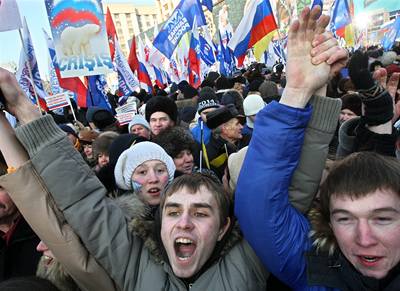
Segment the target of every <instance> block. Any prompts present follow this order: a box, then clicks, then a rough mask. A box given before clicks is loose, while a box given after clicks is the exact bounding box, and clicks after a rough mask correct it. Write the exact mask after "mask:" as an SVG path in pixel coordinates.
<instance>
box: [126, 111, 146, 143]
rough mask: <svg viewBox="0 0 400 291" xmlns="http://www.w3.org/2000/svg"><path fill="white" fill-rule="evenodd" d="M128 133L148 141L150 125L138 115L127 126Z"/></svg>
mask: <svg viewBox="0 0 400 291" xmlns="http://www.w3.org/2000/svg"><path fill="white" fill-rule="evenodd" d="M128 129H129V133H132V134H136V135H138V136H141V137H144V138H146V139H148V140H149V139H150V133H151V132H150V124H149V123H148V122H147V120H146V119H145V118H144V117H143V116H142V115H140V114H137V115H135V116H134V117H133V118H132V120H131V122H129V125H128Z"/></svg>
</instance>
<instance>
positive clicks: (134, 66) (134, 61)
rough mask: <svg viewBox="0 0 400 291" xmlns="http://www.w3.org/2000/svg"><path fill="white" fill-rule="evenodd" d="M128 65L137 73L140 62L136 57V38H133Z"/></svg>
mask: <svg viewBox="0 0 400 291" xmlns="http://www.w3.org/2000/svg"><path fill="white" fill-rule="evenodd" d="M128 64H129V67H130V68H131V70H132V72H136V71H137V70H138V68H139V60H138V58H137V55H136V37H135V35H133V36H132V42H131V49H130V51H129V56H128Z"/></svg>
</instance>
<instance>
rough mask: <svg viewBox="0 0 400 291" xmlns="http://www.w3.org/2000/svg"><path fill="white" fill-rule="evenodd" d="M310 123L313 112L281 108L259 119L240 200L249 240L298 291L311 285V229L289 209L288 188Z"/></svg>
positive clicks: (273, 105)
mask: <svg viewBox="0 0 400 291" xmlns="http://www.w3.org/2000/svg"><path fill="white" fill-rule="evenodd" d="M310 117H311V106H308V107H306V108H305V109H295V108H290V107H287V106H285V105H282V104H279V103H276V102H272V103H271V104H269V105H268V106H266V107H265V108H264V109H263V110H262V111H260V112H259V113H258V115H257V119H256V123H255V128H254V132H253V137H252V140H251V142H250V145H249V148H248V151H247V155H246V157H245V160H244V163H243V168H242V170H241V172H240V175H239V179H238V185H237V189H236V196H235V213H236V216H237V218H238V220H239V223H240V226H241V228H242V230H243V233H244V236H245V238H246V239H247V240H248V242H249V243H250V245H251V246H252V247H253V249H254V251H255V252H256V254H257V255H258V256H259V257H260V259H261V261H262V262H263V264H264V265H265V266H266V268H267V269H268V270H269V271H270V272H271V273H273V274H274V275H276V276H277V277H278V278H279V279H280V280H282V281H283V282H285V283H286V284H287V285H289V286H292V287H293V286H298V284H300V283H302V284H304V282H305V267H306V262H305V258H304V251H306V250H308V249H309V241H308V238H307V234H308V231H309V223H308V221H307V219H306V217H305V216H304V215H302V214H301V213H300V212H298V211H297V210H296V209H295V208H294V207H293V206H291V204H290V203H289V199H288V188H289V184H290V180H291V178H292V175H293V172H294V170H295V168H296V166H297V163H298V161H299V157H300V151H301V147H302V145H303V138H304V132H305V128H306V126H307V122H308V121H309V119H310ZM299 280H300V281H301V282H299Z"/></svg>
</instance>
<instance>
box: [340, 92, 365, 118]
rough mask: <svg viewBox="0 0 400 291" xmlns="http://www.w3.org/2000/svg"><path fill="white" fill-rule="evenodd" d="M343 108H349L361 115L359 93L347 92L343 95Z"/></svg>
mask: <svg viewBox="0 0 400 291" xmlns="http://www.w3.org/2000/svg"><path fill="white" fill-rule="evenodd" d="M341 99H342V110H343V109H349V110H351V111H353V112H354V113H355V114H356V115H357V116H361V98H360V96H358V94H346V95H343V96H342V97H341Z"/></svg>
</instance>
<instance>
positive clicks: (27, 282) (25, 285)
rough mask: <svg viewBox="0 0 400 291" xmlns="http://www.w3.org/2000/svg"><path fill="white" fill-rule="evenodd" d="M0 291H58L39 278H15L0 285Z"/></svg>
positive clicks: (49, 283)
mask: <svg viewBox="0 0 400 291" xmlns="http://www.w3.org/2000/svg"><path fill="white" fill-rule="evenodd" d="M0 290H2V291H26V290H29V291H60V289H58V288H57V287H56V286H54V285H53V283H51V282H50V281H49V280H46V279H42V278H39V277H34V276H31V277H16V278H11V279H9V280H7V281H3V282H1V283H0Z"/></svg>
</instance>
